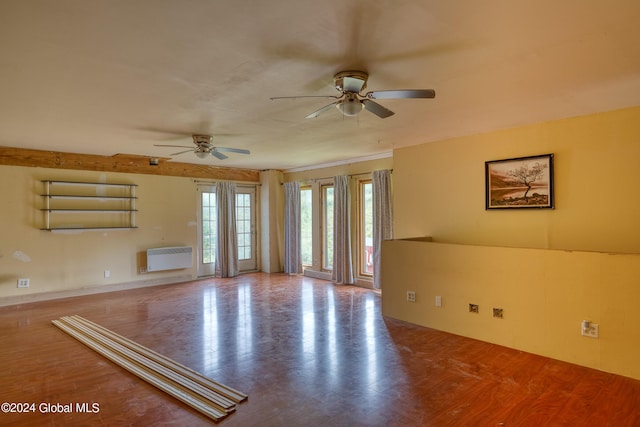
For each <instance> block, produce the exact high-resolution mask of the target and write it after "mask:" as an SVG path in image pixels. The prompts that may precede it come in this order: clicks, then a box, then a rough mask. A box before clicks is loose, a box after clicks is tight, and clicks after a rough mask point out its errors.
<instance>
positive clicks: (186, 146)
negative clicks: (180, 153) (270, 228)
mask: <svg viewBox="0 0 640 427" xmlns="http://www.w3.org/2000/svg"><path fill="white" fill-rule="evenodd" d="M153 146H154V147H177V148H189V146H188V145H165V144H153Z"/></svg>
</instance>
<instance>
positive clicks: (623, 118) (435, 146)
mask: <svg viewBox="0 0 640 427" xmlns="http://www.w3.org/2000/svg"><path fill="white" fill-rule="evenodd" d="M546 153H554V155H555V168H554V170H555V196H556V198H555V201H556V209H554V210H518V211H512V210H509V211H502V210H492V211H485V209H484V206H485V202H484V198H485V189H484V185H485V180H484V162H485V161H488V160H497V159H506V158H513V157H522V156H529V155H537V154H546ZM393 179H394V209H395V212H394V214H395V217H394V220H395V221H394V227H395V228H394V232H395V236H396V237H414V236H432V237H433V238H434V240H436V241H446V242H458V243H471V244H481V245H499V246H514V247H531V248H552V249H571V250H585V251H601V252H625V253H636V252H640V226H639V225H638V224H639V223H638V219H639V218H640V198H639V197H637V188H636V187H637V185H638V183H639V182H640V107H637V108H631V109H626V110H620V111H614V112H608V113H601V114H596V115H591V116H585V117H577V118H571V119H566V120H560V121H554V122H548V123H541V124H536V125H532V126H526V127H521V128H516V129H508V130H504V131H500V132H494V133H490V134H482V135H476V136H469V137H464V138H457V139H454V140H447V141H440V142H434V143H428V144H423V145H420V146H415V147H409V148H404V149H399V150H396V151H395V152H394V174H393Z"/></svg>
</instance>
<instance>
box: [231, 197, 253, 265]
mask: <svg viewBox="0 0 640 427" xmlns="http://www.w3.org/2000/svg"><path fill="white" fill-rule="evenodd" d="M255 200H256V189H255V188H254V187H251V188H249V187H238V188H237V189H236V233H237V235H238V270H240V271H250V270H256V269H257V266H258V263H257V259H258V257H257V254H256V252H257V251H256V225H255V224H256V221H255V218H256V203H255Z"/></svg>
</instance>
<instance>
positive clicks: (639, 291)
mask: <svg viewBox="0 0 640 427" xmlns="http://www.w3.org/2000/svg"><path fill="white" fill-rule="evenodd" d="M545 153H554V155H555V183H556V187H555V189H556V209H554V210H494V211H485V209H484V206H485V202H484V197H485V191H484V162H485V161H488V160H496V159H503V158H512V157H521V156H527V155H536V154H545ZM638 182H640V108H632V109H626V110H621V111H613V112H609V113H602V114H596V115H592V116H586V117H578V118H572V119H566V120H561V121H555V122H550V123H541V124H537V125H532V126H526V127H521V128H517V129H509V130H504V131H500V132H495V133H491V134H484V135H476V136H469V137H465V138H457V139H455V140H450V141H442V142H435V143H428V144H424V145H420V146H415V147H409V148H404V149H400V150H397V151H396V152H395V153H394V215H395V218H394V219H395V221H394V228H395V230H394V231H395V236H396V237H397V238H408V237H416V236H425V235H426V236H432V237H433V240H434V242H433V243H428V242H407V241H393V242H387V243H385V248H384V252H383V284H382V288H383V292H382V298H383V313H384V314H385V315H388V316H391V317H395V318H399V319H402V320H406V321H409V322H412V323H417V324H421V325H424V326H429V327H433V328H436V329H441V330H445V331H449V332H453V333H456V334H460V335H464V336H469V337H472V338H477V339H481V340H485V341H490V342H494V343H498V344H501V345H505V346H509V347H513V348H518V349H522V350H526V351H530V352H533V353H537V354H542V355H545V356H549V357H553V358H557V359H561V360H566V361H569V362H572V363H578V364H581V365H585V366H589V367H593V368H597V369H601V370H605V371H609V372H614V373H619V374H622V375H626V376H631V377H634V378H638V379H640V365H638V362H637V361H638V360H640V332H639V331H640V329H638V328H637V325H640V311H638V310H637V309H636V307H635V305H636V302H637V301H639V300H640V281H639V280H638V277H640V274H639V273H640V255H638V254H640V226H639V222H638V219H639V218H640V201H639V200H638V198H637V197H635V193H636V192H635V187H636V185H637V183H638ZM408 290H413V291H415V292H416V294H417V301H416V302H415V303H409V302H407V301H406V291H408ZM436 295H439V296H441V297H442V300H443V306H442V307H440V308H436V307H435V301H434V299H435V296H436ZM469 303H474V304H479V305H480V310H481V311H480V313H479V314H478V315H472V314H470V313H469V312H468V304H469ZM494 307H497V308H503V309H504V319H501V320H499V319H494V318H493V317H492V308H494ZM584 319H586V320H591V321H592V322H595V323H598V324H599V325H600V338H599V339H592V338H586V337H582V336H581V335H580V323H581V321H582V320H584Z"/></svg>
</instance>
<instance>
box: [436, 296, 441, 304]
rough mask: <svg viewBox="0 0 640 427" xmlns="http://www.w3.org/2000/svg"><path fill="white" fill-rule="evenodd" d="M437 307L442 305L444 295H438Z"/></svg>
mask: <svg viewBox="0 0 640 427" xmlns="http://www.w3.org/2000/svg"><path fill="white" fill-rule="evenodd" d="M436 307H442V297H441V296H440V295H436Z"/></svg>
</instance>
